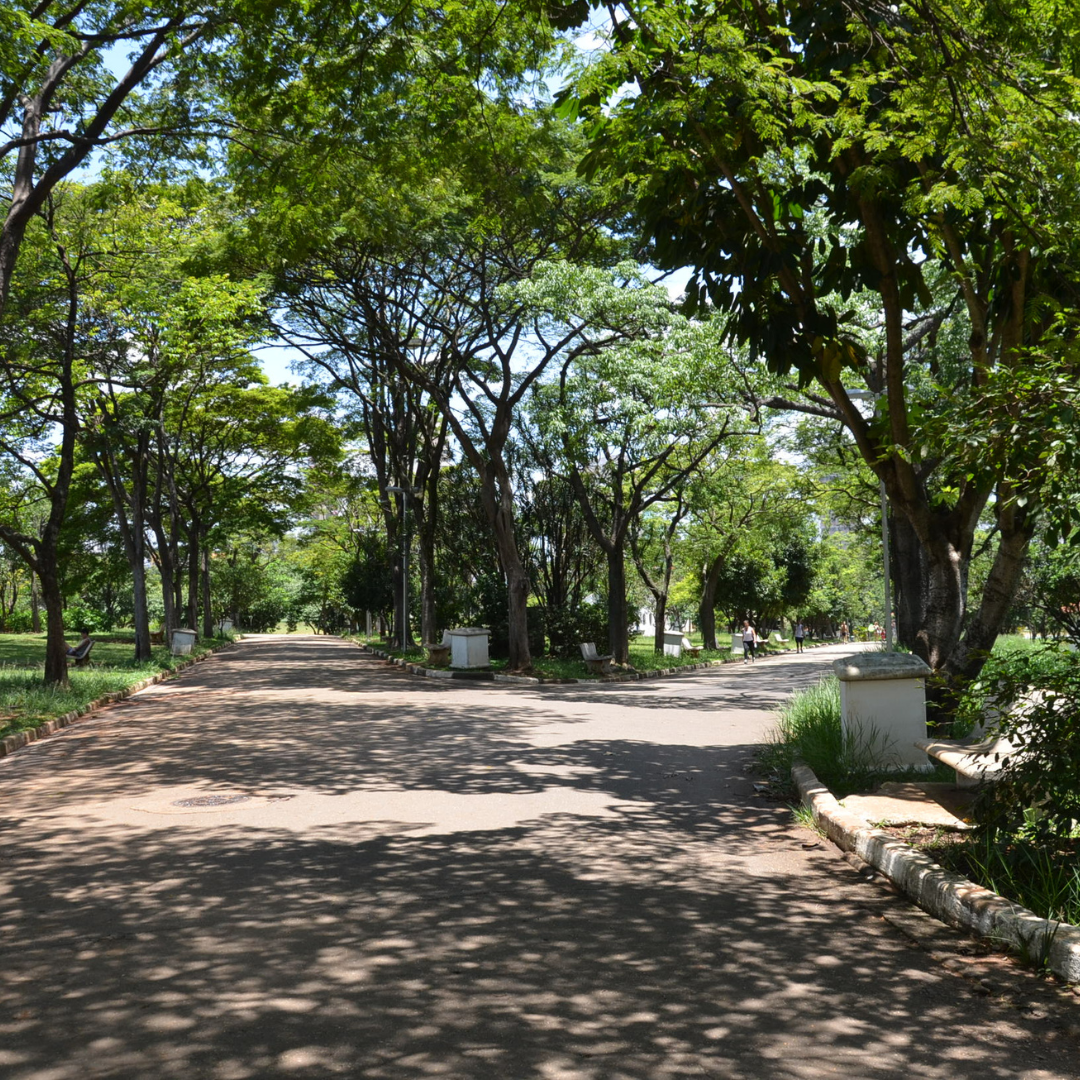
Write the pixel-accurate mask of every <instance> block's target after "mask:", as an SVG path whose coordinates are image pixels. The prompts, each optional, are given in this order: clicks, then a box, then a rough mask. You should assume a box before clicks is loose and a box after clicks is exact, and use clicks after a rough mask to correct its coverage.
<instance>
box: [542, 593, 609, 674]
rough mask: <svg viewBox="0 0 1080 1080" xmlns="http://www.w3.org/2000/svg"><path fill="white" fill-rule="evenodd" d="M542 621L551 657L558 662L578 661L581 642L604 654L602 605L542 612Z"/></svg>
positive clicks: (604, 611) (605, 631)
mask: <svg viewBox="0 0 1080 1080" xmlns="http://www.w3.org/2000/svg"><path fill="white" fill-rule="evenodd" d="M543 614H544V621H545V624H546V626H547V636H548V640H549V641H550V654H551V655H552V656H554V657H558V658H560V659H563V660H566V659H573V660H580V659H581V649H580V647H579V646H580V645H581V643H582V642H583V641H592V642H595V644H596V648H597V651H598V652H600V653H603V652H606V651H607V640H608V613H607V608H606V607H605V606H603V605H601V604H589V603H583V604H578V605H577V606H576V607H561V608H544V609H543Z"/></svg>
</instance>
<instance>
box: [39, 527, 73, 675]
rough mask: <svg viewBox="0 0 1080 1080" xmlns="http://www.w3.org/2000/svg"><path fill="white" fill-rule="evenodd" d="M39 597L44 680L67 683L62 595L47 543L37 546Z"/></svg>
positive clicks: (50, 550)
mask: <svg viewBox="0 0 1080 1080" xmlns="http://www.w3.org/2000/svg"><path fill="white" fill-rule="evenodd" d="M38 576H39V579H40V581H41V600H42V603H43V604H44V605H45V634H46V638H45V683H46V685H47V686H67V685H68V661H67V650H68V647H67V642H66V641H65V640H64V597H63V595H62V594H61V592H60V577H59V574H58V573H57V566H56V554H55V551H53V550H52V549H51V546H50V547H44V548H39V549H38Z"/></svg>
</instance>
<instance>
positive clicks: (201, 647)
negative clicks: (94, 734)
mask: <svg viewBox="0 0 1080 1080" xmlns="http://www.w3.org/2000/svg"><path fill="white" fill-rule="evenodd" d="M109 636H110V637H120V635H109ZM215 644H221V642H220V641H211V642H210V643H197V644H196V645H195V647H194V649H193V651H192V655H193V656H198V655H201V654H202V653H205V652H208V651H209V650H210V649H211V648H212V647H213V646H214V645H215ZM133 651H134V636H133V635H131V636H130V640H127V639H125V638H121V640H119V641H117V640H113V641H109V640H107V639H106V640H102V639H101V638H97V637H95V638H94V651H93V653H92V654H91V655H92V659H93V664H92V666H90V667H84V668H77V667H74V666H73V667H72V668H71V669H70V670H69V672H68V677H69V679H70V683H71V685H70V686H68V687H46V686H45V685H44V683H43V682H42V679H43V677H44V674H45V635H44V634H0V738H3V737H4V736H6V735H12V734H14V733H15V732H18V731H28V730H30V729H32V728H36V727H38V726H40V725H41V724H43V723H45V722H46V721H48V720H55V719H57V718H58V717H61V716H63V715H64V714H65V713H69V712H75V711H80V710H83V709H86V708H87V707H88V706H89V705H90V704H91V703H92V702H94V701H96V700H98V699H99V698H102V697H105V696H106V695H107V694H114V693H116V692H118V691H120V690H126V689H128V687H130V686H134V685H135V684H136V683H139V682H142V681H143V680H144V679H147V678H149V677H150V676H152V675H156V674H157V673H158V672H160V671H173V670H175V669H176V668H177V667H179V666H180V665H181V664H182V663H183V662H184V660H185V659H186V658H185V657H182V656H173V655H172V654H171V653H170V652H169V650H168V649H167V648H165V647H161V648H157V649H155V650H154V653H153V657H152V659H151V660H149V661H147V662H145V663H141V664H136V663H135V662H134V660H133V659H132V653H133Z"/></svg>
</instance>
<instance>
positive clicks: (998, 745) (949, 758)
mask: <svg viewBox="0 0 1080 1080" xmlns="http://www.w3.org/2000/svg"><path fill="white" fill-rule="evenodd" d="M915 745H916V746H917V747H918V748H919V749H920V750H922V751H923V753H925V754H929V755H930V757H932V758H936V759H937V760H938V761H940V762H941V763H942V764H943V765H948V766H949V768H951V769H952V770H954V771H955V773H956V786H957V787H961V788H973V787H978V786H979V785H980V784H986V783H990V782H991V781H993V780H994V779H996V777H997V774H998V773H999V772H1001V769H1002V766H1003V765H1004V764H1005V762H1006V760H1007V759H1008V758H1009V757H1011V756H1012V755H1013V754H1015V753H1016V752H1017V749H1016V747H1015V746H1013V744H1012V743H1011V742H1009V740H1008V739H1007V738H1005V737H1004V736H1001V735H998V736H996V737H993V738H989V739H983V740H981V741H980V742H966V743H965V742H960V741H959V740H956V739H917V740H916V742H915Z"/></svg>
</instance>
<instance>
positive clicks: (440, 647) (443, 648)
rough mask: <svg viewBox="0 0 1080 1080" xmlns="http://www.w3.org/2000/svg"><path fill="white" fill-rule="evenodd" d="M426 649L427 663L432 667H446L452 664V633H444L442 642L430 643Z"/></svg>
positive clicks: (446, 631)
mask: <svg viewBox="0 0 1080 1080" xmlns="http://www.w3.org/2000/svg"><path fill="white" fill-rule="evenodd" d="M424 648H425V649H427V662H428V663H429V664H430V665H431V666H432V667H446V666H447V664H449V663H450V631H449V630H444V631H443V636H442V641H441V642H438V643H436V642H429V643H427V644H426V645H425V646H424Z"/></svg>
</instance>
